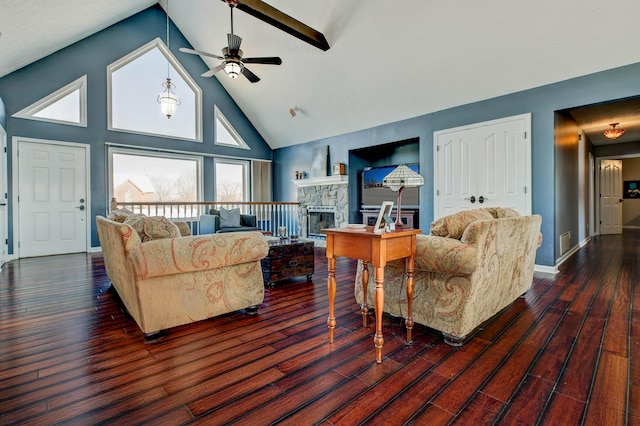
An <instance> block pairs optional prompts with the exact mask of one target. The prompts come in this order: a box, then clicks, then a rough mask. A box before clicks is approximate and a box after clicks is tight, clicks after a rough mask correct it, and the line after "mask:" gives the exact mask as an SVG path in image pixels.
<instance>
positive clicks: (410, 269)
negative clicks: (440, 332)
mask: <svg viewBox="0 0 640 426" xmlns="http://www.w3.org/2000/svg"><path fill="white" fill-rule="evenodd" d="M414 265H415V259H414V258H413V257H408V258H407V321H406V326H407V343H409V344H411V343H413V341H412V336H411V333H412V330H413V269H414Z"/></svg>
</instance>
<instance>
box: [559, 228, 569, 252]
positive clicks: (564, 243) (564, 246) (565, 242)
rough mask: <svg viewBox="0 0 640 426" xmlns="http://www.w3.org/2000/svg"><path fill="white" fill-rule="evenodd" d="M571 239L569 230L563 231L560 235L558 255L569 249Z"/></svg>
mask: <svg viewBox="0 0 640 426" xmlns="http://www.w3.org/2000/svg"><path fill="white" fill-rule="evenodd" d="M570 241H571V232H565V233H564V234H562V235H560V256H562V255H563V254H565V253H566V252H567V250H569V244H570Z"/></svg>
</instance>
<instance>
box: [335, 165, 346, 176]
mask: <svg viewBox="0 0 640 426" xmlns="http://www.w3.org/2000/svg"><path fill="white" fill-rule="evenodd" d="M344 174H346V173H345V168H344V163H334V164H333V171H332V173H331V175H332V176H336V175H344Z"/></svg>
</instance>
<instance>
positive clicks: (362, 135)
mask: <svg viewBox="0 0 640 426" xmlns="http://www.w3.org/2000/svg"><path fill="white" fill-rule="evenodd" d="M550 66H554V65H553V64H550ZM478 84H482V82H481V81H479V82H478ZM638 95H640V64H633V65H629V66H625V67H621V68H616V69H612V70H608V71H603V72H600V73H596V74H590V75H587V76H583V77H579V78H574V79H571V80H566V81H562V82H558V83H554V84H550V85H546V86H541V87H538V88H535V89H531V90H526V91H522V92H517V93H513V94H509V95H505V96H500V97H497V98H493V99H488V100H485V101H481V102H476V103H472V104H467V105H462V106H459V107H455V108H450V109H447V110H442V111H438V112H434V113H431V114H426V115H422V116H419V117H415V118H411V119H408V120H403V121H399V122H395V123H390V124H385V125H382V126H378V127H374V128H370V129H365V130H361V131H357V132H353V133H349V134H345V135H341V136H337V137H332V138H327V139H322V140H317V141H313V142H309V143H307V144H303V145H296V146H291V147H286V148H281V149H278V150H276V151H274V181H275V182H274V184H275V188H274V195H275V199H277V200H280V201H295V196H296V192H295V188H294V186H293V184H292V182H291V180H292V179H293V176H294V172H295V170H307V168H306V167H305V166H306V164H308V161H307V159H308V152H310V151H309V149H310V148H313V147H314V146H319V145H329V147H330V148H329V149H330V156H331V162H332V163H338V162H341V163H348V158H349V151H350V150H353V149H358V148H362V147H366V146H372V145H380V144H385V143H389V142H395V141H400V140H405V139H410V138H419V140H420V170H421V174H422V175H423V176H424V177H425V183H426V184H425V186H423V187H422V188H421V192H420V204H421V206H420V224H421V226H422V228H423V229H425V230H428V225H427V224H429V223H431V221H432V220H433V193H434V189H433V132H435V131H437V130H444V129H448V128H453V127H459V126H464V125H469V124H473V123H477V122H482V121H487V120H493V119H498V118H502V117H508V116H513V115H518V114H524V113H529V112H530V113H532V146H531V148H532V177H533V188H532V190H533V192H532V202H533V206H532V208H533V213H537V214H540V215H542V234H543V243H542V246H541V247H540V249H539V250H538V253H537V258H536V263H537V264H539V265H546V266H554V265H555V263H556V260H557V258H558V257H559V255H558V254H557V243H556V241H557V240H558V233H557V232H556V215H564V214H566V213H565V212H563V211H561V210H559V209H557V208H556V206H555V194H556V192H557V191H558V190H559V189H560V188H561V189H562V192H563V193H568V192H570V189H571V188H572V186H570V185H573V184H574V183H573V181H570V182H555V176H556V172H555V168H558V169H560V170H562V169H563V168H565V167H571V168H575V165H573V164H570V165H567V164H564V161H563V162H557V161H555V138H554V121H555V111H558V110H563V109H567V108H572V107H576V106H583V105H590V104H595V103H600V102H605V101H609V100H613V99H621V98H626V97H631V96H638ZM563 160H566V159H563ZM571 161H573V159H572V160H571ZM575 161H578V159H577V158H576V159H575ZM356 173H357V170H349V192H350V194H352V193H354V192H356V190H355V187H354V186H353V185H357V176H356ZM559 175H562V173H559ZM309 177H314V176H309ZM574 192H577V191H576V190H575V188H574ZM349 203H350V210H351V215H350V216H352V215H353V214H354V212H357V208H358V200H357V199H352V197H351V195H350V199H349ZM570 214H571V215H573V214H574V213H573V212H571V213H570ZM566 221H575V222H576V223H577V222H578V218H577V217H569V218H568V219H567V218H563V220H562V222H563V223H564V222H566ZM563 232H564V231H563Z"/></svg>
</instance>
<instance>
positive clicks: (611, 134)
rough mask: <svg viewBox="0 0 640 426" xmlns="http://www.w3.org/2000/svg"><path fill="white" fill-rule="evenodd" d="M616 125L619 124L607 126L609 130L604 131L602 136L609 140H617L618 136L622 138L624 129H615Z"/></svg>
mask: <svg viewBox="0 0 640 426" xmlns="http://www.w3.org/2000/svg"><path fill="white" fill-rule="evenodd" d="M618 124H620V123H611V124H609V126H611V128H610V129H607V130H605V131H604V135H605V136H606V137H608V138H609V139H618V138H619V137H620V136H622V134H623V133H624V129H621V128H619V127H616V126H617V125H618Z"/></svg>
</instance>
